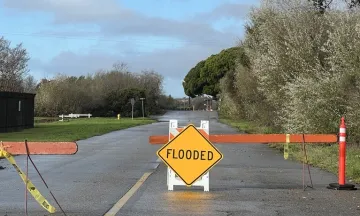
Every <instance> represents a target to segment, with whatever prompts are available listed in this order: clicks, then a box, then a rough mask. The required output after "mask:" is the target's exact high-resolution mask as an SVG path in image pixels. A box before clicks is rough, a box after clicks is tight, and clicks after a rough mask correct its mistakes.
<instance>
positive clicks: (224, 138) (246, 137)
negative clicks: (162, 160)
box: [149, 117, 357, 190]
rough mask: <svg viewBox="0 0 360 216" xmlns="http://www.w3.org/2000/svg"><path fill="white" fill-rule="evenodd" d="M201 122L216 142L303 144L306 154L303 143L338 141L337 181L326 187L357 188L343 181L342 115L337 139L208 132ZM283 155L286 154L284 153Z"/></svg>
mask: <svg viewBox="0 0 360 216" xmlns="http://www.w3.org/2000/svg"><path fill="white" fill-rule="evenodd" d="M201 122H206V125H207V126H206V129H205V128H201V129H203V130H204V131H206V133H207V138H208V139H209V141H210V142H212V143H217V144H268V143H283V144H285V143H286V144H289V143H293V144H303V150H304V154H305V156H306V149H305V143H310V144H319V143H320V144H326V143H336V142H338V143H339V163H338V169H339V171H338V183H331V184H329V186H328V187H327V188H328V189H335V190H357V188H355V185H353V184H346V182H345V168H346V125H345V118H344V117H342V118H341V122H340V127H339V128H340V129H339V134H338V135H339V139H338V136H337V134H209V129H208V125H209V122H208V121H201ZM202 124H203V123H202ZM202 127H203V126H202ZM175 128H177V121H176V120H172V121H171V122H170V130H174V129H175ZM176 131H177V132H175V130H174V133H175V134H177V133H179V132H178V130H176ZM170 136H171V135H169V136H166V135H154V136H150V137H149V143H150V144H152V145H157V144H166V143H168V142H169V139H170ZM285 153H286V152H285ZM284 157H286V156H285V155H284ZM303 169H304V168H303ZM308 169H309V168H308ZM303 172H304V170H303ZM172 173H173V172H172ZM309 174H310V171H309ZM168 179H169V180H168V188H169V190H170V189H173V188H172V185H171V184H172V179H173V176H172V175H169V174H168ZM170 179H171V183H170V184H169V181H170ZM177 183H178V182H177ZM206 184H207V183H206ZM182 185H183V184H182ZM204 189H205V188H204ZM206 189H208V188H206Z"/></svg>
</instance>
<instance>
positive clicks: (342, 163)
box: [327, 117, 356, 190]
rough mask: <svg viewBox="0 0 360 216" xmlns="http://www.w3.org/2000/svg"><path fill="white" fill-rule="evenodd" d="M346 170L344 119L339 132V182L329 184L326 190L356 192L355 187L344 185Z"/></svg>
mask: <svg viewBox="0 0 360 216" xmlns="http://www.w3.org/2000/svg"><path fill="white" fill-rule="evenodd" d="M345 170H346V125H345V118H344V117H342V118H341V123H340V130H339V180H338V183H332V184H329V186H328V187H327V188H328V189H335V190H356V188H355V185H353V184H345Z"/></svg>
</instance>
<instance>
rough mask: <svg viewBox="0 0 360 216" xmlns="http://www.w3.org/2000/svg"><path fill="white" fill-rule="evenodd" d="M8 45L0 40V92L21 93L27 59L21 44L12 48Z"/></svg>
mask: <svg viewBox="0 0 360 216" xmlns="http://www.w3.org/2000/svg"><path fill="white" fill-rule="evenodd" d="M10 45H11V43H10V41H8V40H5V39H4V37H1V38H0V90H1V91H12V92H23V91H24V88H23V85H22V84H23V80H24V78H25V75H26V74H27V72H28V69H27V62H28V61H29V57H28V54H27V51H26V49H24V48H23V46H22V44H21V43H20V44H18V45H16V46H15V47H14V48H11V47H10Z"/></svg>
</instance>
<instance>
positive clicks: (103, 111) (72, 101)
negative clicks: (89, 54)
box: [0, 37, 175, 117]
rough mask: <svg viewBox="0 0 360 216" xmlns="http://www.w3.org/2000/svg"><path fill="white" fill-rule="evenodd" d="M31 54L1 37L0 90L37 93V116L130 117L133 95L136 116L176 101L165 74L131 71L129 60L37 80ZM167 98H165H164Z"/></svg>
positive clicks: (158, 110) (163, 107) (164, 107)
mask: <svg viewBox="0 0 360 216" xmlns="http://www.w3.org/2000/svg"><path fill="white" fill-rule="evenodd" d="M29 59H30V57H29V54H28V53H27V50H26V49H25V48H24V47H23V45H22V44H18V45H16V46H15V47H13V48H12V47H11V42H10V41H9V40H6V39H5V38H4V37H1V38H0V91H8V92H25V93H35V94H36V96H35V115H36V116H49V117H50V116H53V117H54V116H57V115H61V114H68V113H92V114H93V115H94V116H103V117H109V116H112V117H114V116H116V115H117V114H121V116H123V117H130V116H131V110H132V105H131V102H130V99H131V98H134V99H135V105H134V116H135V117H140V116H142V103H141V100H140V98H145V100H144V110H145V115H146V116H148V115H152V114H159V113H162V112H163V111H164V110H166V109H169V108H171V107H172V106H173V104H174V103H175V102H174V101H173V100H172V98H171V96H170V98H168V97H167V96H165V95H164V93H163V76H162V75H160V74H159V73H157V72H155V71H146V70H144V71H141V72H140V73H136V72H131V71H129V70H128V67H127V65H126V64H125V63H115V64H114V65H113V67H112V68H111V69H109V70H101V71H97V72H95V73H89V74H88V75H85V76H84V75H83V76H69V75H65V74H58V75H56V76H55V77H54V78H52V79H50V80H48V79H42V80H40V81H39V82H37V81H36V80H35V79H34V77H33V76H31V75H30V73H29V71H30V70H29V69H28V65H27V64H28V61H29ZM164 98H165V99H164Z"/></svg>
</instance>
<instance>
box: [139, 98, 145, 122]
mask: <svg viewBox="0 0 360 216" xmlns="http://www.w3.org/2000/svg"><path fill="white" fill-rule="evenodd" d="M140 100H141V106H142V114H143V118H145V114H144V100H145V98H140Z"/></svg>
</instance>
